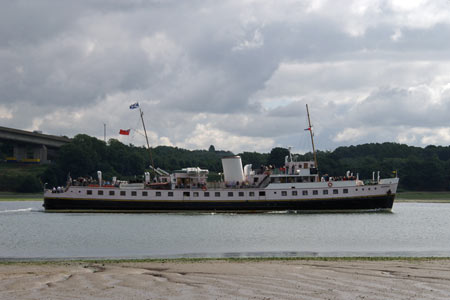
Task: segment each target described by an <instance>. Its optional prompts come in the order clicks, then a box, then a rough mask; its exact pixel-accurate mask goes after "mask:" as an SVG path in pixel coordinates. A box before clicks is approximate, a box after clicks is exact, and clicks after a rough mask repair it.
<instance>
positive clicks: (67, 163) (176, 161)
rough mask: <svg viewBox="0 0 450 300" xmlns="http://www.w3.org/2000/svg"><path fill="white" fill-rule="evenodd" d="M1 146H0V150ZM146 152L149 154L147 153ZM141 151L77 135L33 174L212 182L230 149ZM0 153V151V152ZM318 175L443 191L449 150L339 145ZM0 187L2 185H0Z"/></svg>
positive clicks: (61, 179)
mask: <svg viewBox="0 0 450 300" xmlns="http://www.w3.org/2000/svg"><path fill="white" fill-rule="evenodd" d="M5 148H7V147H6V146H4V145H3V146H2V147H0V150H1V149H5ZM150 153H151V154H150ZM150 153H149V151H148V150H147V149H146V148H144V147H136V146H134V145H132V144H130V145H125V144H123V143H121V142H120V141H118V140H115V139H111V140H109V141H108V143H105V142H103V141H101V140H99V139H97V138H94V137H90V136H88V135H85V134H79V135H76V136H75V137H74V138H73V140H72V142H71V143H70V144H67V145H64V146H63V147H61V149H60V151H59V154H58V157H57V159H56V161H55V162H54V163H52V164H50V165H49V166H48V167H47V168H45V171H44V172H43V173H41V174H40V175H38V176H37V180H39V181H40V182H41V184H42V183H47V184H48V186H57V185H63V184H64V183H65V181H66V178H67V175H68V174H70V176H71V177H72V178H76V177H79V176H82V177H86V176H92V177H94V178H95V177H96V174H97V171H98V170H101V171H102V172H103V178H105V179H108V178H112V177H113V176H117V177H118V178H121V179H133V178H136V177H139V176H142V174H143V173H144V172H145V171H148V170H149V165H150V164H151V161H152V160H153V162H154V165H155V167H159V168H161V169H164V170H166V171H169V172H172V171H174V170H179V169H181V168H185V167H200V168H203V169H208V170H209V171H210V172H211V173H210V174H211V176H210V177H212V178H218V176H215V174H217V173H219V172H222V164H221V158H222V157H224V156H229V155H234V154H233V153H232V152H230V151H223V150H216V149H215V147H214V146H212V145H211V146H210V147H209V149H208V150H186V149H181V148H177V147H170V146H158V147H155V148H152V149H151V152H150ZM288 154H289V151H288V150H287V149H285V148H280V147H276V148H273V149H272V150H271V151H270V152H269V153H257V152H242V153H237V155H240V156H241V158H242V162H243V164H244V165H245V164H252V165H253V168H254V169H256V168H259V167H260V166H261V165H264V166H268V165H272V166H273V167H275V168H279V167H282V166H283V164H284V160H285V156H286V155H288ZM0 155H2V153H0ZM3 156H4V154H3ZM295 156H297V159H298V160H312V159H313V155H312V153H306V154H302V155H298V154H297V155H295ZM317 159H318V167H319V168H318V169H319V172H320V174H329V175H330V176H341V175H344V174H345V172H347V171H350V172H352V173H353V174H354V175H356V174H357V173H358V174H359V176H360V178H361V179H363V178H367V179H370V178H372V172H374V171H380V175H381V177H392V176H394V175H395V173H393V172H394V171H396V172H397V174H398V176H399V177H400V185H399V188H400V189H403V190H420V191H445V190H450V146H427V147H425V148H421V147H414V146H408V145H405V144H397V143H381V144H379V143H372V144H363V145H357V146H349V147H339V148H337V149H335V150H334V151H318V152H317ZM0 188H1V187H0Z"/></svg>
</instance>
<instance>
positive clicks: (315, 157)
mask: <svg viewBox="0 0 450 300" xmlns="http://www.w3.org/2000/svg"><path fill="white" fill-rule="evenodd" d="M306 113H307V115H308V126H309V127H308V129H309V134H310V135H311V144H312V149H313V155H314V164H315V167H316V169H317V170H318V169H319V165H318V164H317V155H316V148H315V147H314V134H313V131H312V126H311V119H310V118H309V109H308V104H306Z"/></svg>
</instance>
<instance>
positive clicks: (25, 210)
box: [0, 207, 37, 214]
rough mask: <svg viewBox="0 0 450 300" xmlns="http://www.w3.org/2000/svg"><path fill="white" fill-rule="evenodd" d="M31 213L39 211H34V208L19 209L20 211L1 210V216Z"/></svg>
mask: <svg viewBox="0 0 450 300" xmlns="http://www.w3.org/2000/svg"><path fill="white" fill-rule="evenodd" d="M31 211H37V210H33V208H31V207H28V208H19V209H7V210H0V214H8V213H20V212H31Z"/></svg>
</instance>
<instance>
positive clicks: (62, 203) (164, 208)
mask: <svg viewBox="0 0 450 300" xmlns="http://www.w3.org/2000/svg"><path fill="white" fill-rule="evenodd" d="M394 198H395V195H392V194H390V195H381V196H372V197H361V198H359V197H354V198H335V199H315V200H312V199H311V200H307V199H302V200H290V201H285V200H284V201H282V200H264V201H135V200H134V201H132V200H99V199H67V198H44V207H45V210H46V211H49V212H237V213H239V212H270V211H304V212H322V211H338V212H339V211H366V210H367V211H370V210H390V209H392V205H393V203H394Z"/></svg>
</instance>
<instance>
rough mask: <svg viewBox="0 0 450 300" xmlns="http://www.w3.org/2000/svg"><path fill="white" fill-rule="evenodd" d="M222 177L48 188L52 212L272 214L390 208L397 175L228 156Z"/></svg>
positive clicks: (195, 174) (184, 174)
mask: <svg viewBox="0 0 450 300" xmlns="http://www.w3.org/2000/svg"><path fill="white" fill-rule="evenodd" d="M222 164H223V168H224V181H222V182H217V183H210V182H207V174H208V170H203V169H200V168H186V169H182V170H179V171H175V172H174V173H173V174H168V175H163V176H161V177H160V182H159V183H156V184H155V183H151V181H150V176H149V174H148V173H147V174H146V175H145V178H146V180H145V182H143V183H128V182H120V181H113V182H112V184H109V185H106V184H104V181H103V180H102V178H101V173H99V178H98V182H99V183H100V184H96V185H93V184H91V185H85V184H84V183H83V182H80V181H77V180H75V181H72V184H70V185H68V186H67V187H65V188H62V189H60V190H59V191H58V190H46V191H45V195H44V207H45V210H46V211H49V212H58V211H65V212H186V211H198V212H273V211H305V212H320V211H354V210H357V211H365V210H367V211H370V210H390V209H391V208H392V205H393V202H394V198H395V193H396V190H397V185H398V181H399V179H398V178H385V179H380V178H377V179H375V180H370V181H366V182H363V181H362V180H359V178H358V177H357V176H356V177H354V176H351V174H347V175H350V176H345V177H342V178H340V179H341V180H335V179H333V178H331V177H329V178H326V177H325V176H323V177H321V178H319V175H318V174H317V169H316V166H315V163H314V162H313V161H302V162H296V161H294V160H292V159H290V158H289V157H288V158H287V159H286V164H285V167H284V168H283V169H282V170H283V171H282V172H275V170H273V169H264V170H261V169H259V170H252V169H251V165H246V166H245V167H244V168H242V165H241V158H240V157H239V156H232V157H224V158H223V159H222Z"/></svg>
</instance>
